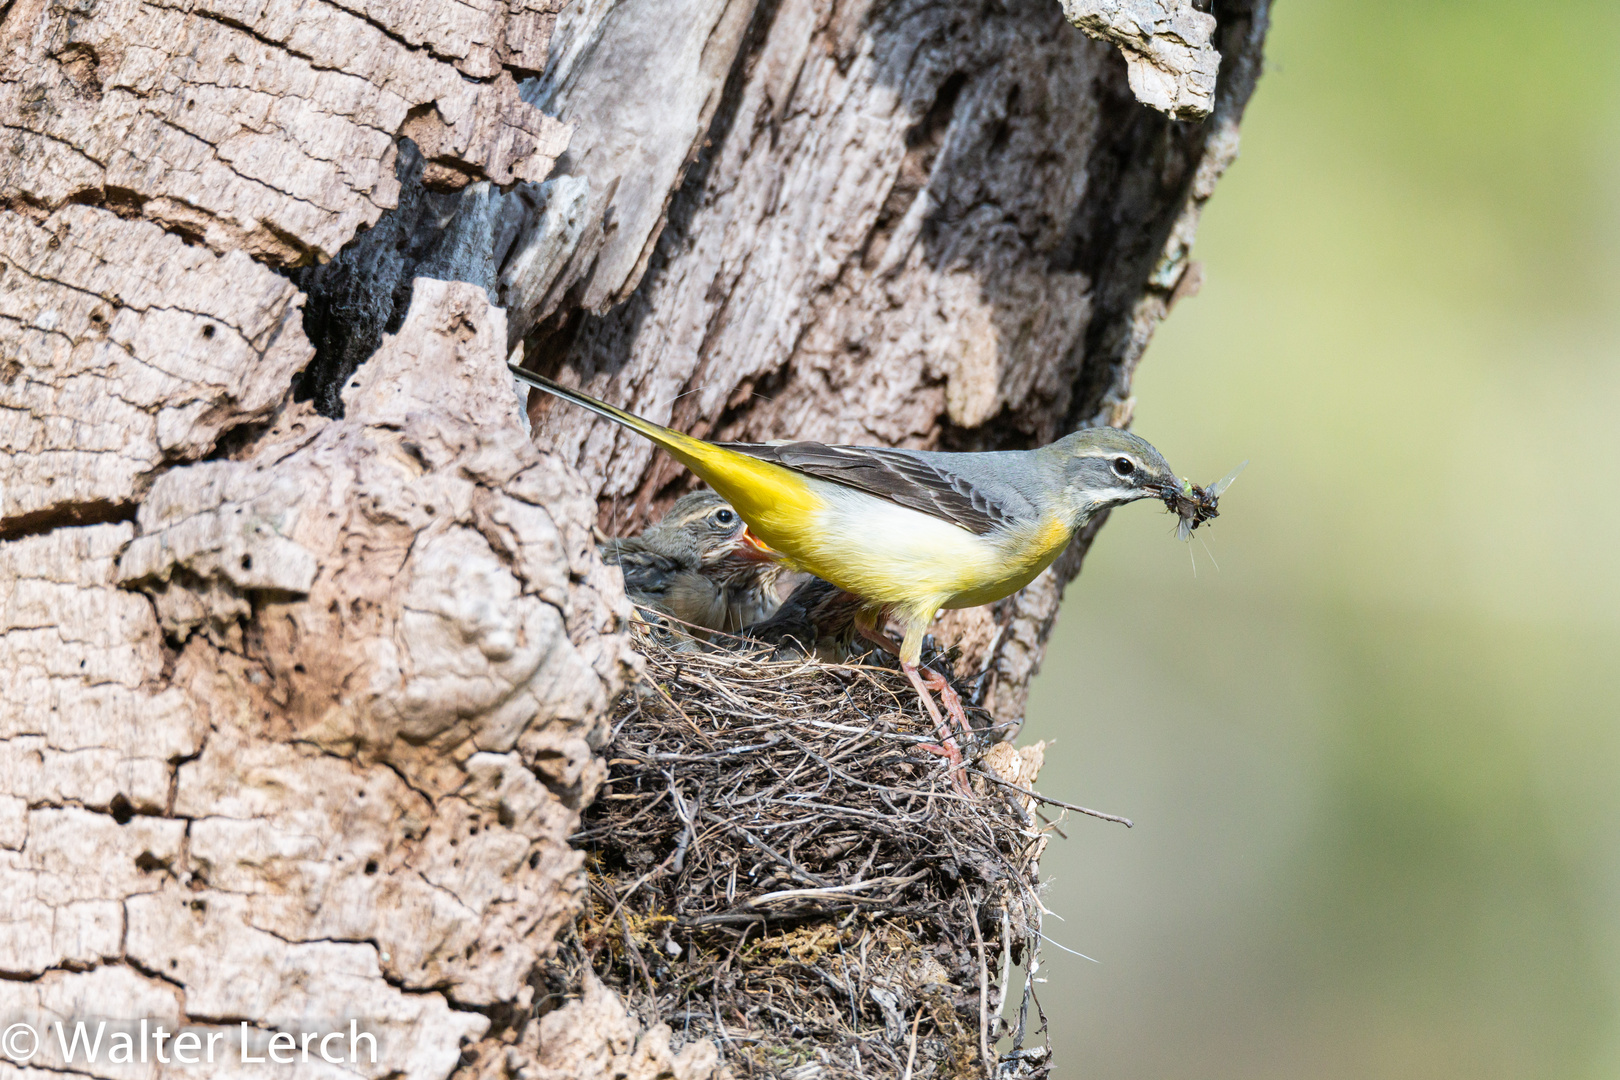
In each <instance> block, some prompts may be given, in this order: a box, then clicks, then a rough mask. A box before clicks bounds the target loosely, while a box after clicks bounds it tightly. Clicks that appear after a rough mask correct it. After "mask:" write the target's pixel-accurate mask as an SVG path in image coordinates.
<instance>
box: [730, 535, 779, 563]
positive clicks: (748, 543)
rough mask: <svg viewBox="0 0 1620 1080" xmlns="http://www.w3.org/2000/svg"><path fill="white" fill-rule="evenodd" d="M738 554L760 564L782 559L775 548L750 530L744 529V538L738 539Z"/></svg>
mask: <svg viewBox="0 0 1620 1080" xmlns="http://www.w3.org/2000/svg"><path fill="white" fill-rule="evenodd" d="M737 554H738V555H741V556H742V557H743V558H745V559H753V560H756V561H758V562H776V561H777V560H779V559H780V558H781V557H782V556H781V555H780V554H779V553H778V552H777V551H776V549H775V548H773V547H771V546H770V545H769V544H767V543H765V541H763V540H761V539H760V538H759V537H757V536H755V535H754V534H753V533H752V532H751V531H749V530H748V529H744V530H743V534H742V536H740V537H738V538H737Z"/></svg>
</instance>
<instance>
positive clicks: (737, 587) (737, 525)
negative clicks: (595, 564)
mask: <svg viewBox="0 0 1620 1080" xmlns="http://www.w3.org/2000/svg"><path fill="white" fill-rule="evenodd" d="M747 534H748V525H747V523H746V522H744V521H743V519H742V518H741V517H739V516H738V515H737V511H736V510H734V509H732V507H731V504H730V503H728V502H726V501H725V500H724V499H722V498H721V497H720V496H719V495H717V494H715V493H714V492H712V491H694V492H691V493H690V494H687V495H683V496H681V497H680V498H679V499H677V500H676V502H675V505H674V506H672V507H670V508H669V512H668V513H666V514H665V515H664V516H663V518H662V519H660V520H659V521H658V523H657V524H655V525H652V526H650V527H649V528H647V529H646V530H644V531H643V532H642V533H641V535H640V536H632V537H628V538H625V539H620V540H608V541H605V542H604V543H602V544H601V545H600V546H601V551H602V557H603V559H605V560H606V561H607V562H608V563H610V564H613V565H616V566H618V567H619V569H620V570H622V571H623V572H624V589H625V592H626V593H628V594H629V596H630V599H632V600H634V601H635V602H636V603H638V604H641V605H643V606H645V607H649V608H652V609H654V610H655V611H661V612H663V613H665V614H666V615H673V616H674V617H675V618H677V619H679V620H680V621H682V622H684V623H690V624H692V625H693V626H697V627H702V628H703V629H706V630H720V631H723V632H725V633H730V634H734V633H736V632H737V631H739V630H741V629H742V628H743V627H745V626H747V625H749V624H751V623H756V622H759V621H761V620H762V619H767V618H769V617H770V616H771V614H772V613H773V612H775V610H776V608H777V606H778V603H779V601H778V599H777V595H776V579H777V578H778V577H780V576H781V574H782V569H783V568H782V564H781V563H780V562H779V561H777V560H776V559H775V558H773V557H772V556H771V555H770V554H768V553H767V552H765V551H764V550H762V549H761V547H760V546H759V545H758V544H757V543H751V542H749V538H748V535H747Z"/></svg>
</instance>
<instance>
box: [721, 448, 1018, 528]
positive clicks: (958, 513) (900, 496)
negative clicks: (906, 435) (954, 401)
mask: <svg viewBox="0 0 1620 1080" xmlns="http://www.w3.org/2000/svg"><path fill="white" fill-rule="evenodd" d="M720 445H722V446H724V447H725V448H726V449H727V450H736V451H737V452H739V453H743V454H747V455H748V456H749V457H755V458H759V459H760V460H761V461H769V462H773V463H775V464H777V465H782V466H785V467H787V468H789V469H793V470H795V471H797V472H802V473H804V474H806V475H808V476H814V477H818V478H820V479H822V480H831V481H832V482H833V483H835V484H843V485H845V486H846V487H852V488H856V489H858V490H860V491H864V492H867V493H868V494H871V495H876V496H879V497H880V498H884V499H888V500H889V501H890V502H892V503H898V504H899V505H901V506H905V507H909V508H910V509H912V510H921V511H922V512H923V513H925V514H932V515H933V516H934V517H937V518H943V519H944V520H946V521H949V522H952V523H953V524H956V525H960V526H961V527H962V528H964V529H966V530H968V531H969V532H971V533H976V534H978V535H979V536H983V535H985V534H986V533H991V532H994V531H995V530H996V529H997V528H1000V527H1003V526H1006V525H1010V524H1012V523H1013V522H1014V521H1015V520H1016V518H1017V516H1018V514H1017V508H1016V507H1014V506H1011V505H1009V504H1008V503H1007V502H1006V501H1005V500H1004V499H1000V498H997V497H996V495H995V494H994V493H991V492H987V491H985V490H984V488H983V487H982V486H980V485H975V484H973V483H971V482H969V481H968V480H967V479H966V478H965V477H963V476H962V475H961V474H960V473H958V472H956V471H955V470H953V469H951V468H950V467H949V466H948V465H947V464H946V463H945V461H944V460H943V459H946V458H949V457H952V456H955V455H947V454H927V453H923V452H921V451H916V450H895V449H890V448H888V447H881V446H827V445H826V444H824V443H817V442H794V443H782V444H781V445H772V444H763V443H721V444H720Z"/></svg>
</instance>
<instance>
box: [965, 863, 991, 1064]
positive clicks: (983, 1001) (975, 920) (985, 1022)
mask: <svg viewBox="0 0 1620 1080" xmlns="http://www.w3.org/2000/svg"><path fill="white" fill-rule="evenodd" d="M962 903H963V905H964V906H965V907H966V908H967V909H968V922H969V923H970V924H972V926H973V944H974V945H975V946H977V947H978V950H979V1060H980V1061H981V1062H983V1063H984V1075H985V1076H986V1077H990V1076H991V1075H992V1068H991V1065H990V969H989V967H988V966H987V965H986V964H985V962H984V935H983V934H981V933H979V912H978V910H977V909H976V908H974V907H973V901H972V900H971V899H970V898H969V897H967V896H965V895H964V896H963V897H962Z"/></svg>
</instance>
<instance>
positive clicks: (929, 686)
mask: <svg viewBox="0 0 1620 1080" xmlns="http://www.w3.org/2000/svg"><path fill="white" fill-rule="evenodd" d="M856 629H857V630H858V631H859V632H860V635H861V637H863V638H865V639H866V640H867V641H870V642H871V643H872V644H874V645H876V646H877V647H878V648H880V649H882V650H884V651H885V652H888V653H891V654H893V655H895V656H899V655H900V647H899V645H898V644H896V643H895V642H894V641H893V640H892V639H891V638H890V637H889V635H887V634H885V633H884V632H883V631H881V630H879V629H877V628H876V627H873V626H868V625H866V623H865V622H863V621H859V620H857V622H856ZM900 670H901V671H904V672H905V673H906V678H908V679H910V680H911V686H912V688H913V689H914V690H916V691H917V696H918V697H919V698H921V699H922V703H923V708H925V709H927V710H928V716H929V718H930V719H932V720H933V721H934V737H935V738H937V739H939V745H938V746H935V745H933V744H932V743H922V744H920V745H921V748H922V749H924V750H927V751H928V752H929V753H931V754H938V755H939V756H940V757H943V758H944V759H945V760H947V761H949V762H950V763H951V768H950V772H951V779H952V780H954V781H955V782H956V786H957V787H958V788H960V789H961V790H962V792H963V793H964V794H971V793H972V789H970V788H969V787H968V783H967V775H966V771H965V770H964V769H963V767H962V748H961V747H960V746H959V745H957V742H956V736H955V734H954V733H953V732H952V730H951V728H950V725H948V724H946V722H945V718H944V717H943V716H941V715H940V714H939V707H938V706H937V705H935V704H934V695H933V694H931V693H929V691H930V690H934V691H936V692H938V694H939V696H940V700H942V701H943V702H944V703H945V711H946V713H947V714H948V715H949V716H950V718H951V719H952V720H954V721H955V722H956V723H957V725H959V726H958V730H960V731H963V732H965V731H967V730H968V724H967V714H966V713H964V712H963V711H962V699H961V698H960V697H959V696H958V695H957V693H956V691H955V690H954V689H952V687H951V684H950V680H948V679H946V678H945V677H944V676H943V675H941V674H940V673H939V672H937V671H934V670H932V669H928V668H924V669H919V668H918V667H917V665H916V664H908V663H906V662H905V660H901V661H900ZM924 672H926V674H924Z"/></svg>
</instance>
